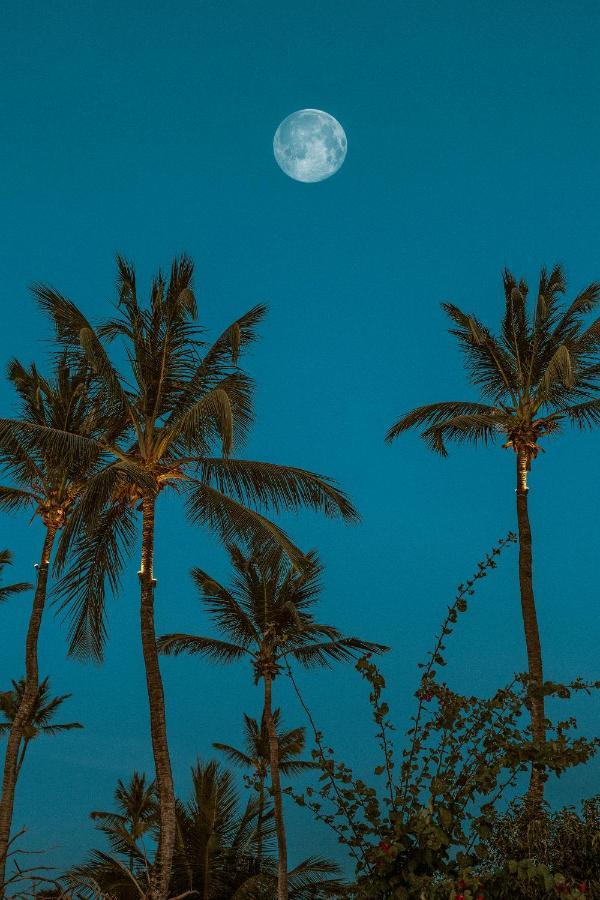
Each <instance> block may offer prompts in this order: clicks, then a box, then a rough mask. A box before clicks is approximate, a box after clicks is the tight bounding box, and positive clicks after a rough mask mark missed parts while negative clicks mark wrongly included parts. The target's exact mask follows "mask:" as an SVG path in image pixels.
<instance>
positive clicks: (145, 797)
mask: <svg viewBox="0 0 600 900" xmlns="http://www.w3.org/2000/svg"><path fill="white" fill-rule="evenodd" d="M115 805H116V807H117V810H118V812H104V811H101V810H95V811H93V812H91V813H90V818H92V819H94V820H95V821H96V822H98V823H99V825H98V827H99V828H100V829H101V830H103V831H104V832H105V833H106V834H107V835H109V836H112V837H113V838H115V839H116V841H117V843H118V846H119V848H120V850H121V851H122V852H128V854H129V867H130V869H131V868H132V867H133V864H134V861H135V859H136V857H137V856H138V854H139V851H140V849H141V855H142V858H143V860H144V865H145V866H146V868H148V857H147V853H146V846H145V843H144V838H145V836H146V834H148V833H151V832H153V831H154V830H155V826H156V784H155V782H154V781H147V780H146V776H145V775H144V774H143V773H141V774H140V773H139V772H134V773H133V775H132V777H131V781H130V782H129V784H124V783H123V782H122V781H121V779H119V781H118V782H117V787H116V788H115Z"/></svg>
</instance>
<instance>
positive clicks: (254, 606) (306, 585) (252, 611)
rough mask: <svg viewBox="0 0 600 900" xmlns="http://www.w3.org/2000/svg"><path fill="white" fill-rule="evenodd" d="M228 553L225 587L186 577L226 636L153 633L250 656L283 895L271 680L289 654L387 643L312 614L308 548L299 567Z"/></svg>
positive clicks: (305, 655) (347, 652)
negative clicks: (259, 691) (265, 739)
mask: <svg viewBox="0 0 600 900" xmlns="http://www.w3.org/2000/svg"><path fill="white" fill-rule="evenodd" d="M228 549H229V554H230V557H231V563H232V566H233V569H234V578H233V581H232V585H231V588H226V587H224V586H223V585H222V584H220V583H219V582H218V581H216V580H215V579H214V578H211V577H210V576H209V575H207V574H206V572H203V571H202V570H201V569H194V570H193V572H192V577H193V579H194V581H195V583H196V586H197V588H198V590H199V592H200V597H201V599H202V602H203V604H204V607H205V608H206V610H207V612H208V614H209V616H210V617H211V618H212V619H213V620H214V622H215V624H216V626H217V628H218V629H219V631H221V632H222V633H223V634H224V635H225V637H226V638H227V640H219V639H215V638H212V637H198V636H196V635H191V634H167V635H164V636H163V637H161V638H159V640H158V647H159V649H160V651H161V652H162V653H168V654H179V653H199V654H203V655H205V656H207V657H209V658H210V659H212V660H214V661H215V662H221V663H231V662H235V661H236V660H239V659H248V660H249V661H251V663H252V667H253V670H254V680H255V683H258V682H259V681H260V680H262V682H263V687H264V708H263V720H264V722H265V724H266V730H267V733H268V735H269V766H270V771H271V788H272V791H273V799H274V806H275V826H276V833H277V846H278V880H277V896H278V900H287V898H288V893H289V891H288V870H287V841H286V834H285V824H284V819H283V804H282V795H281V783H280V764H279V745H278V741H277V732H276V729H275V719H274V713H273V708H272V689H273V682H274V680H275V679H276V678H277V676H278V675H279V673H280V671H281V666H282V664H284V665H285V664H286V663H287V662H288V660H293V661H296V662H298V663H299V664H300V665H302V666H305V667H306V668H311V667H314V666H328V665H330V664H331V663H332V662H335V661H338V660H340V661H345V660H350V659H354V658H355V656H356V654H357V653H380V652H382V651H384V650H386V649H387V648H385V647H383V646H382V645H380V644H372V643H369V642H368V641H363V640H359V639H358V638H355V637H345V636H344V635H343V634H342V633H341V632H340V631H338V629H337V628H334V627H333V626H331V625H322V624H320V623H318V622H316V621H315V619H314V617H313V615H312V612H311V608H312V607H313V606H314V605H315V603H316V602H317V598H318V594H319V590H320V577H321V572H322V568H321V565H320V563H319V561H318V559H317V557H316V554H315V553H314V552H311V553H309V554H308V556H307V558H306V564H305V567H304V569H303V570H302V571H298V570H297V569H295V568H294V567H293V566H291V565H290V564H289V561H288V560H287V559H286V558H285V556H284V554H283V552H282V551H281V550H279V551H273V552H272V553H270V554H265V553H264V552H263V550H262V548H261V547H254V548H252V550H251V552H250V554H249V555H247V556H245V555H244V554H243V553H242V551H241V550H240V549H239V548H238V547H235V546H233V545H229V548H228Z"/></svg>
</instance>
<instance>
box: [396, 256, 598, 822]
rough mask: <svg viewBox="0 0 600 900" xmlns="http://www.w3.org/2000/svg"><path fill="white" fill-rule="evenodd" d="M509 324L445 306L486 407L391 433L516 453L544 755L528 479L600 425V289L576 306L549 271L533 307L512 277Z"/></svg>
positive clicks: (524, 586)
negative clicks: (564, 439)
mask: <svg viewBox="0 0 600 900" xmlns="http://www.w3.org/2000/svg"><path fill="white" fill-rule="evenodd" d="M503 284H504V318H503V320H502V325H501V329H500V334H499V335H498V336H496V335H494V334H493V333H492V332H491V331H490V330H489V329H488V328H486V327H485V326H484V325H482V324H481V322H480V321H479V320H478V319H477V318H475V317H474V316H471V315H467V314H466V313H464V312H462V311H461V310H460V309H459V308H458V307H457V306H454V305H452V304H450V303H445V304H443V309H444V310H445V311H446V313H447V314H448V316H449V317H450V319H451V320H452V323H453V326H452V328H451V329H450V332H451V334H453V335H454V336H455V337H456V338H457V340H458V342H459V345H460V348H461V350H462V351H463V353H464V355H465V361H466V368H467V372H468V374H469V378H470V380H471V382H472V383H473V384H474V385H475V387H476V388H477V389H478V390H479V392H480V395H481V399H480V400H479V401H450V402H444V403H431V404H428V405H427V406H420V407H418V408H417V409H414V410H413V411H412V412H410V413H408V414H406V415H404V416H402V418H400V419H399V420H398V421H397V422H396V423H395V424H394V425H392V427H391V428H390V429H389V431H388V433H387V436H386V440H387V441H393V440H395V438H397V437H398V436H399V435H400V434H402V432H404V431H407V430H408V429H410V428H419V429H422V432H421V433H422V437H423V438H424V440H425V442H426V443H427V445H428V446H429V447H430V448H431V450H433V451H434V452H436V453H439V454H441V455H442V456H446V455H447V450H446V442H447V441H449V440H454V441H457V442H471V443H473V444H476V445H479V444H487V443H488V442H491V441H494V440H495V439H497V438H501V439H502V440H503V441H504V443H503V446H504V447H510V448H511V449H512V450H513V451H514V452H515V455H516V501H517V520H518V527H519V581H520V590H521V610H522V616H523V625H524V631H525V642H526V647H527V659H528V665H529V682H530V689H529V690H530V694H529V708H530V712H531V722H532V735H533V739H534V741H535V743H536V746H537V749H538V750H543V747H544V744H545V735H546V723H545V710H544V694H543V668H542V650H541V643H540V636H539V630H538V620H537V613H536V606H535V599H534V592H533V578H532V549H531V527H530V522H529V513H528V490H529V489H528V484H527V473H528V471H529V470H530V469H531V464H532V462H533V460H534V459H535V458H536V457H537V455H538V452H539V451H540V449H541V447H540V443H539V442H540V440H542V439H544V438H546V437H547V436H549V435H551V434H554V433H556V432H557V431H559V429H560V427H561V426H562V424H563V423H571V424H573V425H576V426H578V427H579V428H584V427H592V426H594V425H597V424H598V423H600V399H598V387H599V386H600V357H599V355H598V350H599V349H600V319H595V320H594V321H592V322H591V323H590V324H586V323H585V316H586V314H588V313H590V312H591V311H592V310H593V309H594V308H595V307H596V306H597V304H598V300H599V299H600V284H598V283H593V284H590V285H589V287H587V288H585V290H583V291H582V292H581V293H580V294H578V295H577V296H576V297H575V299H574V300H573V301H572V302H571V303H570V304H569V305H568V306H567V307H566V308H562V307H561V305H560V295H561V294H564V292H565V289H566V284H565V277H564V274H563V271H562V269H561V267H560V266H556V267H555V268H554V269H553V270H552V271H551V272H550V273H548V272H547V271H546V270H545V269H543V270H542V272H541V275H540V279H539V286H538V290H537V297H536V300H535V303H534V305H533V308H532V309H531V310H529V309H528V307H527V296H528V293H529V291H528V287H527V284H526V283H525V282H524V281H522V280H521V281H519V282H517V280H516V279H515V277H514V276H513V275H512V274H511V273H510V272H509V271H505V272H504V274H503ZM544 780H545V776H544V768H543V765H542V764H540V763H539V762H538V763H537V764H536V763H535V761H534V764H533V766H532V772H531V780H530V785H529V791H528V798H529V802H530V808H532V809H533V810H535V811H537V810H539V809H540V806H541V803H542V800H543V791H544Z"/></svg>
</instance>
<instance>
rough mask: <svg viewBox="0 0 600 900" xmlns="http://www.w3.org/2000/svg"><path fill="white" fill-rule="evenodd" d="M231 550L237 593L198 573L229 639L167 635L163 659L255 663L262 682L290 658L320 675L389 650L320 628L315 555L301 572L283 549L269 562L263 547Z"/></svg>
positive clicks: (215, 617)
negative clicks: (190, 656)
mask: <svg viewBox="0 0 600 900" xmlns="http://www.w3.org/2000/svg"><path fill="white" fill-rule="evenodd" d="M228 550H229V555H230V558H231V562H232V565H233V569H234V572H235V577H234V580H233V583H232V586H231V588H229V589H228V588H225V587H224V586H223V585H221V584H219V582H217V581H216V580H215V579H214V578H211V577H210V576H209V575H207V574H206V572H203V571H202V570H201V569H194V570H193V571H192V577H193V579H194V581H195V583H196V586H197V588H198V590H199V592H200V596H201V599H202V602H203V604H204V607H205V608H206V610H207V612H208V614H209V616H210V617H211V618H212V619H213V621H214V622H215V623H216V625H217V627H218V629H219V630H220V631H222V632H223V634H224V635H225V636H226V637H227V638H228V640H219V639H215V638H211V637H199V636H196V635H191V634H166V635H163V636H162V637H161V638H159V640H158V647H159V650H160V651H161V652H162V653H167V654H179V653H200V654H203V655H205V656H208V657H210V658H211V659H214V660H216V661H218V662H226V663H227V662H233V661H234V660H237V659H241V658H248V659H249V660H251V662H252V665H253V668H254V674H255V680H256V681H258V680H259V679H260V678H261V677H263V675H264V673H265V671H266V672H267V674H268V675H269V676H270V677H271V678H274V677H275V676H276V675H277V674H278V673H279V671H280V666H281V663H282V661H285V660H287V659H288V658H289V659H290V660H294V661H296V662H298V663H299V664H300V665H301V666H303V667H305V668H312V667H315V666H328V665H330V664H331V663H332V662H335V661H337V660H348V659H353V658H355V656H356V655H357V654H360V653H381V652H382V651H384V650H386V649H387V648H386V647H384V646H382V645H381V644H374V643H370V642H369V641H363V640H360V639H359V638H355V637H345V636H344V635H343V634H342V632H341V631H339V630H338V629H337V628H335V627H333V626H332V625H323V624H320V623H319V622H317V621H315V619H314V617H313V615H312V612H311V609H312V607H313V606H314V605H315V604H316V602H317V599H318V595H319V591H320V577H321V572H322V567H321V565H320V563H319V561H318V559H317V556H316V554H315V553H314V552H310V553H308V554H307V557H306V563H305V566H304V569H303V570H302V571H298V570H296V569H295V568H294V567H293V566H291V565H290V564H289V562H288V561H287V560H286V557H285V556H284V554H283V552H282V551H281V550H278V551H275V552H273V553H271V554H269V555H268V556H265V555H263V553H262V550H261V548H256V547H255V548H254V550H253V551H252V552H251V553H250V555H249V556H245V555H244V554H243V553H242V551H241V550H240V549H239V548H238V547H236V546H234V545H231V544H230V545H229V546H228Z"/></svg>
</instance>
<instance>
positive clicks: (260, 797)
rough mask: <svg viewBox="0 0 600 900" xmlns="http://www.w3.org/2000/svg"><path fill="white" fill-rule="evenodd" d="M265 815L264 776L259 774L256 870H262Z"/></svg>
mask: <svg viewBox="0 0 600 900" xmlns="http://www.w3.org/2000/svg"><path fill="white" fill-rule="evenodd" d="M264 817H265V776H264V775H261V776H260V788H259V791H258V820H257V828H258V836H257V840H256V858H257V860H258V871H259V872H261V871H262V857H263V820H264Z"/></svg>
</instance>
